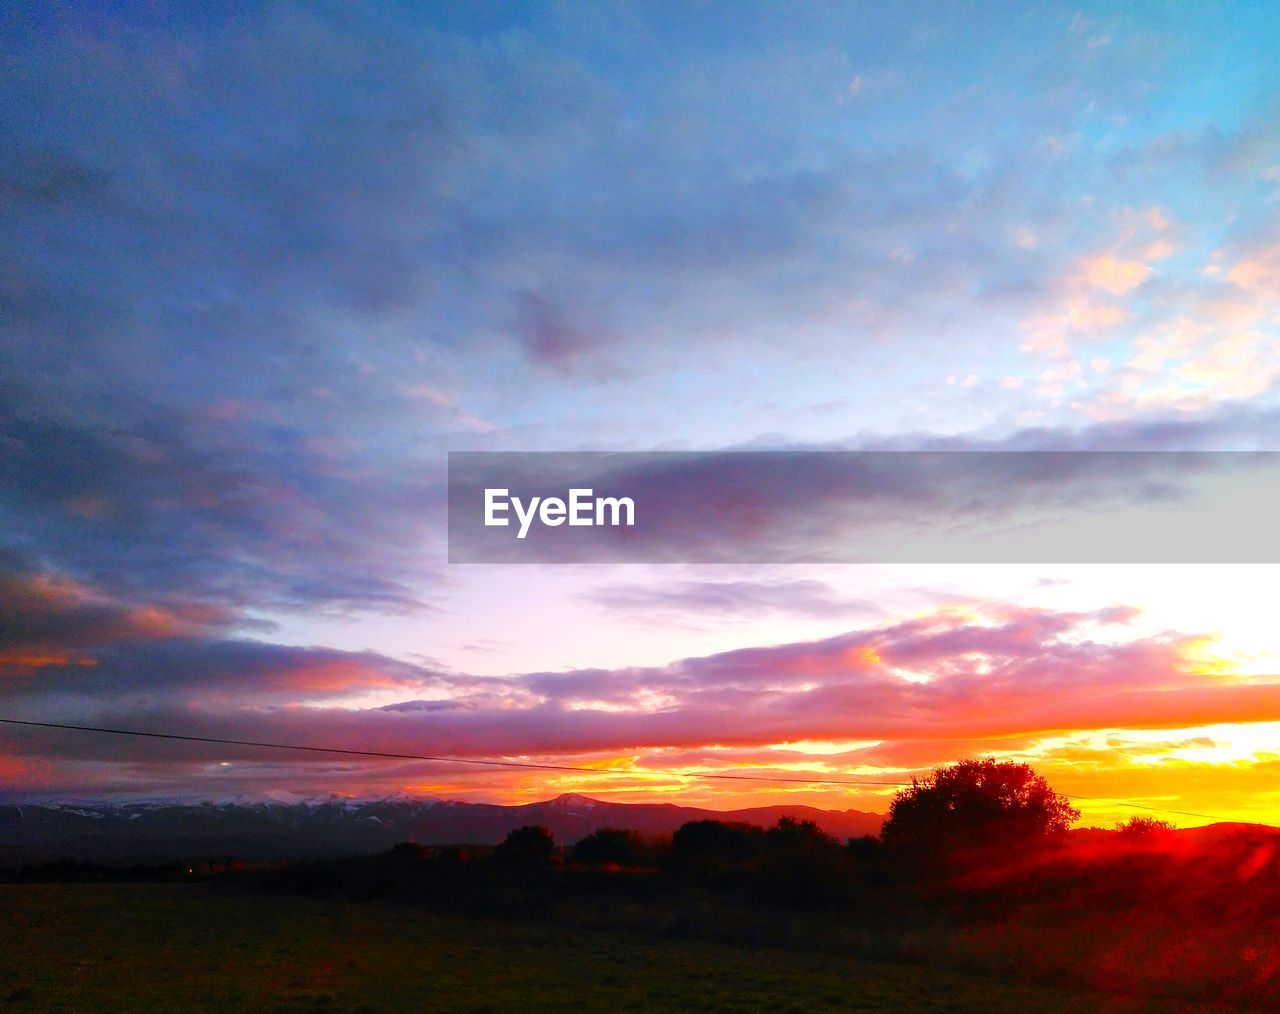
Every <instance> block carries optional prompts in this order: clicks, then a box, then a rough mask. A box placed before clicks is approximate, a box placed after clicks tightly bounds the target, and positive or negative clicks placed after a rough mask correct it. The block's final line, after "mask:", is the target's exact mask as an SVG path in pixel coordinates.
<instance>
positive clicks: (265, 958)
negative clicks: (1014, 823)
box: [0, 884, 1102, 1014]
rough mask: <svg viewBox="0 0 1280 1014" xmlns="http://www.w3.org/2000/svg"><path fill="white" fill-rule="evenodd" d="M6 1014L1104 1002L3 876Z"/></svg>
mask: <svg viewBox="0 0 1280 1014" xmlns="http://www.w3.org/2000/svg"><path fill="white" fill-rule="evenodd" d="M0 938H2V940H3V943H2V945H0V1005H2V1007H3V1009H5V1010H13V1011H36V1010H164V1011H183V1010H228V1009H232V1010H271V1011H275V1010H329V1009H333V1010H366V1011H375V1010H377V1011H381V1010H421V1011H536V1010H540V1011H575V1010H577V1011H688V1010H711V1011H726V1012H727V1011H742V1012H744V1014H745V1012H754V1011H814V1010H828V1011H837V1010H903V1009H906V1010H938V1011H942V1010H947V1011H968V1010H973V1011H977V1010H983V1011H992V1010H994V1011H1026V1010H1073V1011H1088V1010H1097V1009H1101V1006H1102V1005H1101V1004H1100V1003H1099V1002H1098V1000H1097V999H1096V997H1090V996H1089V995H1087V994H1079V993H1074V992H1071V991H1067V990H1062V989H1051V988H1045V987H1036V986H1027V985H1020V984H1016V983H1008V982H1003V981H1000V980H998V979H995V978H988V977H975V976H967V975H959V974H955V973H944V972H938V971H933V970H930V969H925V968H921V967H915V966H909V965H888V964H874V963H870V962H866V961H862V960H859V959H856V958H850V957H831V956H822V955H811V954H805V953H797V952H794V951H783V950H774V949H769V948H751V947H745V946H743V947H739V946H732V945H724V944H715V943H708V942H697V941H657V942H655V941H651V940H645V939H640V938H634V937H630V936H627V935H624V934H620V933H618V934H614V933H595V932H582V931H575V930H567V929H563V928H559V927H554V926H548V925H536V924H517V923H509V922H503V921H494V920H487V919H464V918H453V917H447V916H440V915H434V914H429V913H426V912H423V911H420V910H417V909H413V908H409V907H406V906H398V905H391V904H384V903H372V902H371V903H353V902H340V901H330V900H320V899H315V898H309V897H299V896H284V897H280V896H264V895H259V894H249V893H242V892H230V891H224V890H220V889H218V888H216V887H212V886H210V885H201V884H191V885H186V884H23V885H11V884H5V885H0Z"/></svg>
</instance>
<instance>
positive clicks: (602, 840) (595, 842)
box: [571, 827, 649, 866]
mask: <svg viewBox="0 0 1280 1014" xmlns="http://www.w3.org/2000/svg"><path fill="white" fill-rule="evenodd" d="M648 852H649V848H648V846H647V844H646V842H645V840H644V839H643V838H642V837H641V836H640V835H639V834H638V833H636V832H635V831H622V830H619V829H618V828H613V827H604V828H601V829H600V830H599V831H596V832H594V833H592V834H589V835H587V836H586V837H585V838H583V839H581V840H580V841H579V842H578V843H577V844H576V845H574V847H573V853H572V857H571V858H572V859H573V861H574V862H575V863H581V864H582V865H584V866H606V865H609V864H610V863H612V864H615V865H617V866H640V865H643V864H644V863H646V862H647V861H648V860H649V856H648Z"/></svg>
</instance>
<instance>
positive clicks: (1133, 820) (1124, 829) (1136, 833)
mask: <svg viewBox="0 0 1280 1014" xmlns="http://www.w3.org/2000/svg"><path fill="white" fill-rule="evenodd" d="M1116 830H1117V831H1119V832H1120V833H1121V834H1122V835H1124V836H1125V837H1126V838H1145V837H1146V836H1147V835H1151V834H1160V833H1161V832H1163V831H1173V830H1175V828H1174V826H1173V825H1172V824H1171V823H1169V821H1167V820H1157V819H1156V818H1155V817H1130V818H1129V819H1128V820H1122V821H1121V822H1120V823H1118V824H1117V825H1116Z"/></svg>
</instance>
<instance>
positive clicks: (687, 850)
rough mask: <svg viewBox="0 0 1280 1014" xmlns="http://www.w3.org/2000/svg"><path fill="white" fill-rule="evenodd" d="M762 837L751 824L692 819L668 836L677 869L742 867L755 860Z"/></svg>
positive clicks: (761, 833) (757, 829)
mask: <svg viewBox="0 0 1280 1014" xmlns="http://www.w3.org/2000/svg"><path fill="white" fill-rule="evenodd" d="M762 837H763V832H762V831H761V830H760V829H759V828H758V827H752V826H751V825H750V824H726V823H724V822H723V821H719V820H691V821H690V822H689V823H687V824H685V825H683V826H682V827H681V828H680V829H679V830H678V831H676V833H675V834H674V835H672V836H671V851H672V856H673V858H674V860H675V862H676V864H677V865H679V866H685V867H690V866H692V867H699V868H703V869H709V868H714V867H727V866H741V865H742V864H744V863H747V862H749V861H750V860H751V859H752V858H754V857H755V854H756V851H757V849H758V848H759V845H760V839H761V838H762Z"/></svg>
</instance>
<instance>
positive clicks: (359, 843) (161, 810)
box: [0, 794, 884, 867]
mask: <svg viewBox="0 0 1280 1014" xmlns="http://www.w3.org/2000/svg"><path fill="white" fill-rule="evenodd" d="M780 817H792V818H795V819H797V820H812V821H814V822H815V823H817V825H818V826H819V827H821V828H822V829H823V830H824V831H826V832H827V833H828V834H831V835H834V836H835V837H836V838H839V839H842V840H843V839H845V838H852V837H858V836H860V835H864V834H877V833H879V831H880V825H881V824H882V823H883V821H884V816H883V815H882V814H878V813H868V812H865V811H862V810H820V809H816V808H814V807H811V806H799V805H787V804H783V805H777V806H760V807H751V808H749V809H742V810H707V809H700V808H697V807H691V806H678V805H676V804H674V803H613V802H607V801H605V800H600V799H592V798H591V797H589V796H581V795H576V794H570V795H562V796H558V797H556V798H555V799H550V800H546V801H544V802H538V803H526V804H523V805H519V806H500V805H497V804H491V803H465V802H452V801H449V802H444V801H439V800H425V799H413V798H408V797H391V798H388V799H378V800H352V799H344V798H339V797H331V798H328V799H323V800H313V801H300V802H287V803H286V802H222V803H213V802H206V803H199V804H192V803H182V802H126V803H65V802H64V803H54V802H45V803H40V804H31V803H24V804H21V805H17V804H9V805H3V806H0V866H10V867H13V866H20V865H22V864H24V863H29V862H39V861H45V860H49V859H60V858H72V859H78V860H82V861H89V862H99V863H153V862H188V861H193V860H200V859H215V858H223V857H230V856H234V857H236V858H240V859H247V860H255V861H263V860H274V859H309V858H330V857H336V856H342V855H361V854H368V853H373V852H379V851H382V850H384V849H388V848H390V847H392V846H393V845H396V844H398V843H399V842H404V841H415V842H418V843H419V844H423V845H452V844H468V845H493V844H496V843H498V842H500V841H501V840H502V839H503V837H505V836H506V834H507V833H508V832H509V831H512V830H513V829H515V828H517V827H521V826H522V825H525V824H540V825H542V826H543V827H546V828H547V829H548V830H549V831H551V833H552V835H554V836H555V839H556V841H557V842H559V843H561V844H565V845H569V844H572V843H574V842H575V841H577V840H578V839H579V838H583V837H585V836H586V835H588V834H590V833H591V832H593V831H596V830H599V829H600V828H604V827H613V828H624V829H627V830H633V831H639V832H641V833H642V834H647V835H665V834H671V833H672V832H674V831H675V830H677V829H678V828H679V827H680V826H681V825H683V824H686V823H688V822H689V821H692V820H721V821H726V822H739V823H744V824H753V825H756V826H759V827H771V826H773V825H774V824H776V823H777V822H778V819H779V818H780Z"/></svg>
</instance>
